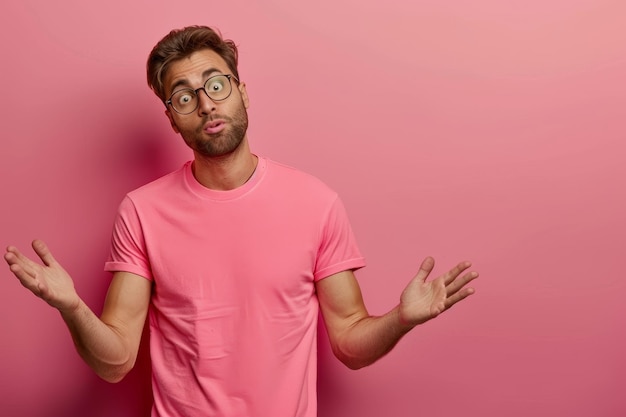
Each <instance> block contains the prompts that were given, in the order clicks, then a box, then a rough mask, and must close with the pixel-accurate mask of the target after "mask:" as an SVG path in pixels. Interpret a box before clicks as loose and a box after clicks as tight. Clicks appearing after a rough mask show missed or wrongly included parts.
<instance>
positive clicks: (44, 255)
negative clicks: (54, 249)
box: [32, 239, 56, 266]
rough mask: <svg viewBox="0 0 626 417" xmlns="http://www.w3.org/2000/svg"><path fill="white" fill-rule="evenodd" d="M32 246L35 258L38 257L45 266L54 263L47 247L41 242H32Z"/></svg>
mask: <svg viewBox="0 0 626 417" xmlns="http://www.w3.org/2000/svg"><path fill="white" fill-rule="evenodd" d="M32 246H33V250H34V251H35V253H36V254H37V256H39V259H41V260H42V262H43V263H44V264H45V265H46V266H50V265H52V264H53V263H55V262H56V260H55V259H54V257H53V256H52V253H50V249H48V246H47V245H46V244H45V243H44V242H43V241H42V240H38V239H36V240H33V243H32Z"/></svg>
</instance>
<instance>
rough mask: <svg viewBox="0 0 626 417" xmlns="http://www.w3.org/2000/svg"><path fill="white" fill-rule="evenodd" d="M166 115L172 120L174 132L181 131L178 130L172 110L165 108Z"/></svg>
mask: <svg viewBox="0 0 626 417" xmlns="http://www.w3.org/2000/svg"><path fill="white" fill-rule="evenodd" d="M165 115H166V116H167V118H168V119H169V120H170V125H172V129H174V132H176V133H180V130H178V126H176V122H175V121H174V116H173V115H172V112H170V109H165Z"/></svg>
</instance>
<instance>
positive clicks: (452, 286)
mask: <svg viewBox="0 0 626 417" xmlns="http://www.w3.org/2000/svg"><path fill="white" fill-rule="evenodd" d="M434 266H435V260H434V259H433V258H431V257H428V258H426V259H424V261H423V262H422V265H421V266H420V270H419V272H418V273H417V275H416V276H415V278H413V279H412V280H411V282H409V284H408V285H407V286H406V288H405V289H404V291H403V292H402V295H401V296H400V319H401V320H402V322H404V323H406V324H410V325H414V326H415V325H418V324H421V323H424V322H426V321H428V320H430V319H432V318H434V317H437V316H438V315H439V314H441V313H442V312H444V311H445V310H447V309H449V308H450V307H452V306H453V305H454V304H456V303H457V302H459V301H461V300H462V299H464V298H466V297H467V296H469V295H471V294H473V293H474V289H473V288H466V287H465V286H466V285H467V284H468V283H469V282H470V281H472V280H474V279H476V278H477V277H478V274H477V273H476V272H468V273H466V274H464V275H463V276H460V275H461V273H463V271H465V270H467V269H468V268H469V267H470V266H471V264H470V263H469V262H461V263H459V264H458V265H457V266H455V267H454V268H452V269H451V270H450V271H448V272H446V273H445V274H443V275H441V276H440V277H438V278H436V279H434V280H431V281H427V280H426V279H427V278H428V276H429V275H430V273H431V271H432V270H433V267H434ZM459 276H460V277H459Z"/></svg>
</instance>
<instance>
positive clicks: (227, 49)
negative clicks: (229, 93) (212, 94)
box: [147, 26, 239, 101]
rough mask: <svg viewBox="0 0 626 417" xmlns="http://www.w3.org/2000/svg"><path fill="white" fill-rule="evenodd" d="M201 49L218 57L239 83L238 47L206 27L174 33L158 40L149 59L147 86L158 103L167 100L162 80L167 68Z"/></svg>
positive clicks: (190, 27) (191, 27) (187, 28)
mask: <svg viewBox="0 0 626 417" xmlns="http://www.w3.org/2000/svg"><path fill="white" fill-rule="evenodd" d="M202 49H211V50H213V51H214V52H215V53H217V54H218V55H219V56H221V57H222V59H223V60H224V61H225V62H226V64H227V65H228V68H229V69H230V70H231V71H232V73H233V75H234V76H235V78H237V79H239V72H238V71H237V60H238V53H237V46H236V45H235V43H234V42H233V41H231V40H230V39H223V38H222V35H221V33H220V32H219V31H218V30H214V29H211V28H210V27H207V26H188V27H185V28H182V29H175V30H172V31H171V32H170V33H169V34H167V35H166V36H165V37H164V38H163V39H161V40H160V41H159V43H157V44H156V45H155V47H154V48H153V49H152V52H150V56H148V64H147V73H148V74H147V75H148V85H149V86H150V88H151V89H152V91H154V92H155V94H156V95H157V96H159V98H160V99H161V100H163V101H165V100H166V99H167V97H165V86H164V85H163V78H164V77H165V74H166V73H167V70H168V69H169V65H170V64H171V63H172V62H174V61H178V60H180V59H183V58H186V57H188V56H189V55H191V54H193V53H194V52H197V51H200V50H202Z"/></svg>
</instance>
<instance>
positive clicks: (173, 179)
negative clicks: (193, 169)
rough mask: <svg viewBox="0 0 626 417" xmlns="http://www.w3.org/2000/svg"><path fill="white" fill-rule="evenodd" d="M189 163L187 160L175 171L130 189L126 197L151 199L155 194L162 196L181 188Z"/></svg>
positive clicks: (137, 199) (139, 199) (136, 199)
mask: <svg viewBox="0 0 626 417" xmlns="http://www.w3.org/2000/svg"><path fill="white" fill-rule="evenodd" d="M190 164H191V161H188V162H186V163H185V164H183V166H182V167H180V168H179V169H177V170H176V171H173V172H170V173H169V174H166V175H164V176H162V177H160V178H157V179H155V180H153V181H151V182H149V183H147V184H145V185H142V186H141V187H139V188H136V189H134V190H133V191H130V192H129V193H128V194H127V197H128V198H130V199H131V200H133V201H141V200H145V199H152V198H154V197H155V196H159V197H160V198H163V197H166V196H168V195H170V194H169V193H171V192H173V191H175V190H181V189H183V188H184V184H185V171H186V170H188V169H190V168H189V167H190Z"/></svg>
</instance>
